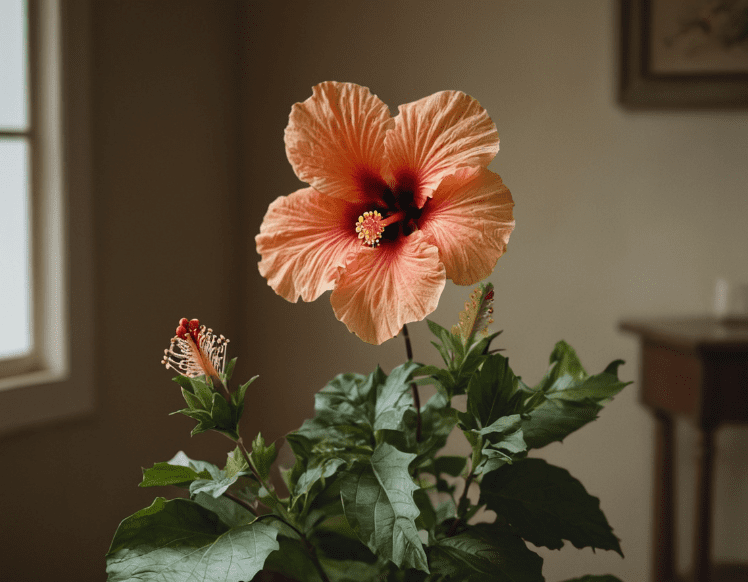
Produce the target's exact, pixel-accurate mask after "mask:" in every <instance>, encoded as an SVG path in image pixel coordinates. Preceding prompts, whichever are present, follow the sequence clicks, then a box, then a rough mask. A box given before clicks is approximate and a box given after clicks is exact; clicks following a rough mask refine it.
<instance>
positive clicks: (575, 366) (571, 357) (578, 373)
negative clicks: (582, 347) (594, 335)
mask: <svg viewBox="0 0 748 582" xmlns="http://www.w3.org/2000/svg"><path fill="white" fill-rule="evenodd" d="M550 363H551V365H554V364H555V365H554V367H553V374H552V375H551V376H550V378H551V379H552V380H553V381H555V380H556V379H558V378H560V377H561V376H566V375H569V376H571V377H572V378H573V379H575V380H583V379H584V378H585V377H586V376H587V372H585V371H584V368H583V367H582V362H580V361H579V357H578V356H577V352H576V351H575V350H574V348H572V347H571V346H570V345H569V344H567V343H566V342H565V341H564V340H561V341H560V342H558V343H557V344H556V346H555V347H554V348H553V351H552V352H551V357H550ZM552 383H553V382H551V384H552Z"/></svg>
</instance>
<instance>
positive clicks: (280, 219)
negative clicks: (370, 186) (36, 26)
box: [255, 188, 361, 303]
mask: <svg viewBox="0 0 748 582" xmlns="http://www.w3.org/2000/svg"><path fill="white" fill-rule="evenodd" d="M357 217H358V208H357V207H355V206H354V205H352V204H349V203H348V202H345V201H344V200H340V199H338V198H331V197H329V196H325V195H324V194H321V193H320V192H317V191H315V190H314V189H313V188H304V189H302V190H297V191H296V192H294V193H293V194H291V195H289V196H281V197H280V198H277V199H276V200H275V201H274V202H273V203H272V204H270V206H269V208H268V211H267V213H266V214H265V218H264V219H263V221H262V226H261V227H260V234H258V235H257V236H256V237H255V242H256V243H257V252H258V253H259V254H260V255H261V256H262V260H261V261H260V263H259V269H260V274H261V275H262V276H263V277H265V278H266V279H267V281H268V285H270V286H271V287H272V288H273V290H274V291H275V292H276V293H277V294H278V295H280V296H281V297H283V298H284V299H287V300H288V301H292V302H294V303H295V302H296V301H298V299H299V297H301V298H302V299H303V300H304V301H314V300H315V299H317V297H319V296H320V295H321V294H322V293H324V292H325V291H329V290H330V289H332V288H333V287H334V286H335V283H336V282H337V280H338V268H339V267H343V266H345V265H346V263H347V261H348V257H349V255H351V253H355V252H357V251H359V250H360V249H361V241H360V240H358V238H357V237H356V232H355V229H354V227H353V225H355V223H356V218H357Z"/></svg>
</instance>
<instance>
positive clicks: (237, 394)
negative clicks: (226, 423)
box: [231, 376, 259, 424]
mask: <svg viewBox="0 0 748 582" xmlns="http://www.w3.org/2000/svg"><path fill="white" fill-rule="evenodd" d="M257 378H259V376H254V377H252V378H250V379H249V381H247V382H245V383H244V384H242V385H241V386H239V388H237V389H236V390H235V391H234V392H233V393H232V394H231V405H232V407H233V409H234V420H235V422H236V423H237V424H239V421H240V420H241V418H242V413H243V412H244V397H245V395H246V393H247V388H249V386H250V384H252V382H254V381H255V380H257Z"/></svg>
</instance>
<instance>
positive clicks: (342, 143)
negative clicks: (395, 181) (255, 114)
mask: <svg viewBox="0 0 748 582" xmlns="http://www.w3.org/2000/svg"><path fill="white" fill-rule="evenodd" d="M393 124H394V122H393V120H392V117H391V116H390V112H389V110H388V109H387V106H386V105H385V104H384V103H383V102H382V101H381V100H380V99H379V98H378V97H377V96H376V95H372V94H371V92H370V91H369V89H367V88H366V87H361V86H359V85H354V84H353V83H337V82H334V81H328V82H325V83H321V84H319V85H316V86H315V87H314V88H313V92H312V96H311V97H310V98H309V99H307V100H306V101H304V102H303V103H296V104H295V105H294V106H293V108H292V109H291V115H290V117H289V121H288V126H287V127H286V132H285V142H286V155H287V156H288V160H289V161H290V162H291V166H293V169H294V172H296V175H297V176H298V177H299V179H301V180H303V181H304V182H306V183H307V184H309V185H310V186H312V187H314V188H315V189H316V190H317V191H319V192H322V193H324V194H327V195H329V196H334V197H336V198H343V199H346V200H348V201H351V202H354V201H359V202H361V201H364V200H372V198H377V197H378V191H380V190H381V189H383V188H385V187H386V184H385V182H384V180H383V178H382V165H383V163H384V161H383V160H384V137H385V134H386V132H387V130H388V129H390V128H391V127H392V126H393Z"/></svg>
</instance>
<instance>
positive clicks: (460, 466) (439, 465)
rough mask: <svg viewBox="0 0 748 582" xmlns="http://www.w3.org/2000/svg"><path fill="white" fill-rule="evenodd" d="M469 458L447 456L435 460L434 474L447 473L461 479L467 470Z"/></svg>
mask: <svg viewBox="0 0 748 582" xmlns="http://www.w3.org/2000/svg"><path fill="white" fill-rule="evenodd" d="M466 465H467V458H465V457H456V456H452V455H445V456H442V457H437V458H436V459H434V474H435V475H436V476H437V477H438V476H439V475H441V474H443V473H446V474H447V475H451V476H452V477H459V476H460V475H462V472H463V471H464V470H465V466H466Z"/></svg>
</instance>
